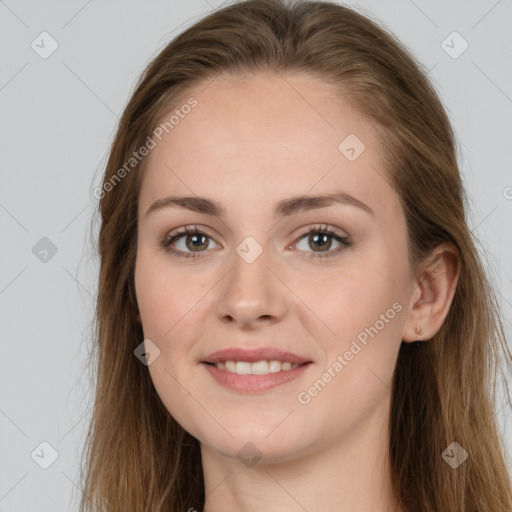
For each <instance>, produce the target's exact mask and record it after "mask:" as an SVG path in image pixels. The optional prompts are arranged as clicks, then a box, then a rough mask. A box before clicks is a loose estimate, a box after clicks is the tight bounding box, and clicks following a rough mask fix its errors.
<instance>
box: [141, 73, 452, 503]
mask: <svg viewBox="0 0 512 512" xmlns="http://www.w3.org/2000/svg"><path fill="white" fill-rule="evenodd" d="M291 85H293V88H292V87H291ZM189 97H194V98H195V99H196V100H197V101H198V106H197V107H196V108H195V109H194V110H193V111H192V112H191V113H190V114H189V115H188V116H186V117H185V118H184V119H181V120H180V123H179V125H178V126H176V127H175V128H174V129H173V130H172V131H170V132H169V134H167V135H166V136H165V137H164V138H163V140H162V142H160V143H159V144H158V145H157V147H155V148H154V149H153V150H152V151H151V154H150V156H149V160H148V162H147V163H148V166H147V169H146V171H145V172H146V174H145V175H144V180H143V183H142V188H141V191H140V198H139V220H138V222H139V224H138V229H139V235H138V248H137V262H136V267H135V287H136V293H137V301H138V305H139V310H140V320H141V322H142V325H143V330H144V338H145V339H147V338H149V339H150V340H152V342H153V343H154V344H155V345H157V346H158V348H159V349H160V356H159V357H158V358H157V359H155V361H154V362H153V363H151V364H150V365H149V366H148V369H149V372H150V375H151V378H152V380H153V382H154V385H155V388H156V390H157V392H158V394H159V396H160V398H161V399H162V401H163V403H164V404H165V406H166V407H167V409H168V410H169V411H170V413H171V414H172V415H173V416H174V418H175V419H176V420H177V421H178V423H179V424H180V425H181V426H182V427H183V428H184V429H185V430H187V431H188V432H189V433H190V434H191V435H193V436H194V437H196V438H197V439H198V440H199V441H200V443H201V454H202V464H203V471H204V479H205V489H206V502H205V508H204V510H205V511H206V512H221V511H222V512H224V511H226V510H241V511H244V512H249V511H251V512H253V511H254V512H255V511H261V510H266V511H269V512H272V511H279V512H284V511H297V510H308V511H314V510H323V511H336V512H349V511H350V512H368V511H369V510H371V511H372V512H399V510H400V509H399V508H398V506H397V504H396V501H395V498H394V496H393V493H392V492H391V479H390V468H389V458H388V454H387V446H388V439H389V432H388V419H389V413H390V403H391V382H392V375H393V370H394V368H395V363H396V358H397V355H398V350H399V348H400V345H401V342H402V340H404V341H415V340H418V339H428V338H431V337H432V336H433V335H434V334H435V333H436V332H437V331H438V330H439V328H440V327H441V325H442V323H443V321H444V319H445V317H446V315H447V313H448V310H449V307H450V303H451V300H452V298H453V294H454V291H455V284H456V280H457V268H456V265H455V262H454V258H453V254H455V249H454V248H453V247H451V246H450V245H449V244H443V245H442V246H439V247H438V248H437V250H436V251H435V252H434V253H433V254H432V255H431V257H430V258H428V259H427V260H425V262H424V265H423V266H422V267H421V268H420V270H421V269H426V268H427V267H428V265H429V264H430V263H434V266H435V272H434V273H433V274H426V273H420V276H422V277H420V278H416V277H415V274H414V272H413V271H412V269H411V268H410V267H409V264H408V260H407V245H406V244H407V239H406V224H405V217H404V213H403V210H402V208H401V205H400V202H399V197H398V195H397V194H396V192H395V191H394V190H393V189H392V188H391V187H390V186H389V183H388V180H386V179H385V178H384V177H385V176H386V172H385V170H384V168H383V164H382V161H381V154H380V149H379V145H378V140H377V139H376V132H375V130H372V126H371V125H370V124H369V123H368V121H366V120H364V119H363V118H361V117H360V116H358V115H357V114H356V113H355V112H354V111H352V110H351V109H349V108H348V106H347V105H346V104H345V103H344V102H343V101H342V100H341V99H339V97H337V96H336V94H335V92H334V90H333V89H331V88H330V87H329V86H328V85H326V84H324V83H323V82H321V81H320V80H319V79H317V78H313V77H310V76H305V75H299V74H293V75H286V79H284V78H283V77H282V76H279V75H268V74H260V75H255V76H251V77H250V78H247V79H246V80H240V79H239V78H235V77H233V76H229V75H228V76H222V77H217V78H216V79H215V80H214V81H213V82H211V83H210V84H209V85H208V86H207V87H205V85H204V84H203V85H201V86H200V87H195V88H193V89H191V90H190V93H189V94H188V95H186V98H189ZM349 134H356V135H357V137H358V138H359V139H360V140H361V141H363V143H364V144H365V146H366V148H365V150H364V151H363V152H362V153H361V154H360V155H359V156H358V157H357V158H356V159H355V160H354V161H350V160H349V159H347V158H346V157H345V156H344V155H343V154H342V153H341V152H340V150H339V149H338V146H339V144H340V143H341V142H342V141H343V140H344V139H345V138H346V137H347V135H349ZM341 190H342V191H344V192H346V193H347V194H350V195H351V196H353V197H355V198H357V199H358V200H359V201H361V202H363V203H365V204H366V205H367V206H368V207H369V208H371V210H372V212H373V213H369V212H367V211H365V210H364V209H363V208H359V207H356V206H353V205H349V204H340V203H333V204H332V205H330V206H328V207H323V208H320V209H313V210H309V211H302V212H298V213H293V214H291V215H289V216H285V217H282V218H277V219H274V218H273V209H274V206H275V205H276V203H278V202H279V201H281V200H284V199H288V198H290V197H295V196H297V197H302V196H304V195H308V196H310V195H320V194H325V193H333V192H337V191H341ZM171 195H184V196H200V197H207V198H210V199H212V200H214V201H216V202H218V203H220V204H221V205H222V206H223V207H224V208H225V216H223V217H217V216H214V215H209V214H206V213H200V212H196V211H191V210H188V209H185V208H182V207H166V208H161V209H158V210H155V211H153V212H151V213H148V214H147V215H146V212H147V210H148V208H149V207H150V205H151V204H152V203H153V202H154V201H156V200H158V199H161V198H164V197H167V196H171ZM194 225H197V226H199V227H200V229H202V230H204V231H205V232H206V233H207V236H206V238H204V242H203V243H201V242H202V241H203V239H202V238H201V235H198V236H194V235H193V234H192V235H188V243H187V235H186V234H185V235H184V236H182V237H181V238H180V239H177V240H176V241H175V242H174V243H173V245H174V248H175V249H177V250H181V251H183V252H185V253H187V254H192V255H194V254H197V255H198V256H199V257H197V258H194V259H192V258H184V257H178V256H175V255H172V254H170V253H168V252H166V251H165V250H164V248H163V247H161V246H160V245H159V243H158V240H159V237H162V236H164V235H165V234H166V233H169V232H173V231H174V230H176V229H177V228H181V227H183V226H190V227H191V228H193V227H194ZM326 225H327V227H329V228H332V229H334V230H335V233H336V235H338V236H349V239H350V241H351V245H350V246H347V247H343V246H342V244H341V243H340V242H338V241H336V239H335V238H333V237H330V238H326V239H325V240H326V242H324V243H323V245H322V244H320V243H319V247H320V248H316V247H315V245H314V244H313V243H312V242H311V241H309V242H308V235H307V234H308V233H309V232H310V230H311V229H312V228H315V227H318V226H321V227H325V226H326ZM248 236H251V237H253V239H255V240H256V241H257V243H258V244H259V246H260V247H261V249H262V253H261V254H260V255H259V257H257V258H256V259H255V260H254V261H252V262H251V263H248V262H247V261H246V260H245V259H244V258H242V257H241V256H239V254H238V253H237V251H236V249H237V247H238V246H239V245H240V244H241V242H242V241H244V240H245V239H246V237H248ZM324 236H328V235H324ZM194 243H195V245H197V246H200V247H199V249H195V251H194ZM329 244H330V245H329ZM322 248H323V249H324V252H321V250H322ZM325 251H327V253H326V252H325ZM318 253H320V254H319V257H317V258H315V259H308V258H307V256H308V255H311V254H318ZM322 256H324V257H322ZM429 275H430V277H429V278H428V276H429ZM393 304H395V306H396V304H398V305H400V306H402V307H401V308H399V309H400V311H395V310H393V308H392V305H393ZM390 308H391V310H392V311H393V318H392V319H390V317H387V318H386V320H387V321H386V322H385V323H384V324H383V323H382V322H381V324H383V325H384V327H383V328H378V334H376V335H375V336H374V337H373V338H371V337H368V343H367V344H366V345H362V344H361V343H359V345H360V346H361V347H362V350H360V351H359V352H358V353H357V355H355V356H353V358H352V359H351V360H350V361H348V364H346V366H344V367H343V369H342V370H341V371H339V372H338V373H335V375H336V376H335V377H333V378H332V379H331V380H330V382H328V383H327V384H326V385H325V387H324V388H323V389H322V390H321V392H319V393H318V394H317V395H316V396H310V398H311V399H310V401H309V402H308V403H301V402H300V401H299V400H298V395H299V393H300V392H304V391H307V390H308V389H309V388H310V387H311V386H312V385H313V383H314V382H315V381H317V380H318V379H319V378H321V377H322V375H323V374H324V373H325V372H326V371H327V370H328V369H329V368H331V372H332V367H333V363H334V362H335V361H336V360H337V357H338V356H339V355H342V356H343V354H344V353H345V352H346V351H347V350H349V348H350V346H351V343H352V342H353V340H356V339H357V336H358V334H360V333H361V332H362V331H364V329H365V327H370V326H375V325H377V324H376V322H377V321H378V320H379V318H382V316H381V315H382V314H385V313H386V311H389V310H390ZM395 313H396V314H395ZM417 325H421V326H422V328H423V334H422V335H421V336H418V335H417V334H415V332H414V327H415V326H417ZM233 346H236V347H249V348H252V347H265V346H273V347H278V348H280V349H282V350H286V351H291V352H294V353H296V354H298V355H300V356H304V357H306V358H308V360H311V361H313V363H312V364H311V365H310V366H309V368H308V369H307V370H306V371H305V372H304V373H303V374H302V375H301V377H299V378H298V379H296V380H294V381H292V382H287V383H285V384H282V385H280V386H277V387H276V388H273V389H271V390H268V391H265V392H260V393H254V394H248V393H243V392H237V391H233V390H230V389H227V388H225V387H223V386H222V385H220V384H219V383H217V382H216V381H215V380H214V379H213V378H212V377H211V375H210V374H209V373H208V372H207V371H206V370H205V368H204V365H203V364H201V363H200V361H202V360H204V357H205V356H206V355H207V354H209V353H211V352H213V351H215V350H220V349H224V348H228V347H233ZM249 442H250V443H252V445H254V446H255V447H256V449H257V451H258V454H260V455H261V458H260V459H259V460H258V462H257V464H255V465H252V466H249V465H247V464H245V463H243V461H242V460H241V458H240V457H238V456H237V453H238V451H239V450H240V449H241V448H242V447H244V445H246V443H249ZM252 445H251V446H252ZM251 449H252V450H254V448H251Z"/></svg>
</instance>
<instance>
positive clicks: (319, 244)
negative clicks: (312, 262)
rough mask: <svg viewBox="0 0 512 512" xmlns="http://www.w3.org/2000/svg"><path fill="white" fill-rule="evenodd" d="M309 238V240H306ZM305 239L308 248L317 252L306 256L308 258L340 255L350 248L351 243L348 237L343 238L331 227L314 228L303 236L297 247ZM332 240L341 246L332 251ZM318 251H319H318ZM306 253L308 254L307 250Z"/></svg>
mask: <svg viewBox="0 0 512 512" xmlns="http://www.w3.org/2000/svg"><path fill="white" fill-rule="evenodd" d="M306 237H307V238H306ZM303 239H305V242H306V247H313V248H314V249H315V250H313V251H311V252H310V254H307V255H305V257H306V258H327V257H331V256H335V255H337V254H339V253H340V252H341V251H342V250H343V249H344V248H346V247H350V245H351V244H350V241H349V238H348V237H347V236H342V235H340V234H338V233H337V231H336V230H335V229H333V228H330V227H329V226H323V227H322V226H318V227H314V228H313V229H310V230H309V231H307V232H306V233H305V234H304V235H302V236H301V237H300V239H299V242H297V243H296V244H295V245H297V246H298V245H299V244H300V242H301V241H302V240H303ZM332 239H334V240H335V241H336V242H337V243H338V244H339V245H338V248H337V249H336V250H332V251H331V250H330V249H331V247H332ZM316 249H319V250H318V251H317V250H316ZM306 252H308V251H307V250H306Z"/></svg>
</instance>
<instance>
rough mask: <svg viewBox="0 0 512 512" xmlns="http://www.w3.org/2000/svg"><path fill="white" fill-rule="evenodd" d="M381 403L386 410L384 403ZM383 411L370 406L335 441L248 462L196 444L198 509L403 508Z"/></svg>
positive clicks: (388, 511) (342, 511) (352, 511)
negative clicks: (201, 492) (201, 490)
mask: <svg viewBox="0 0 512 512" xmlns="http://www.w3.org/2000/svg"><path fill="white" fill-rule="evenodd" d="M383 407H384V409H386V410H387V412H388V413H389V403H388V402H386V404H384V405H383ZM383 412H385V411H383V410H380V411H374V414H373V415H372V416H371V417H368V418H366V419H365V420H364V424H362V423H360V424H358V425H354V426H353V428H352V430H351V431H350V432H347V433H346V434H345V435H344V436H342V437H340V438H339V439H338V440H337V442H335V443H333V442H332V440H328V441H324V442H323V445H322V446H321V445H320V444H318V445H315V446H314V447H306V448H304V447H301V452H300V454H299V453H297V452H295V453H293V454H289V453H288V454H282V456H281V457H279V458H278V459H277V460H276V459H274V460H268V459H265V458H262V459H260V461H259V462H258V463H257V464H256V465H254V466H252V467H247V466H246V465H244V464H243V463H242V461H240V460H239V459H237V458H233V457H231V458H230V457H225V456H223V455H222V454H220V453H219V452H218V451H216V450H213V449H211V448H210V447H208V446H205V445H203V444H201V454H202V464H203V473H204V478H205V496H206V499H205V507H204V511H203V512H225V511H226V510H240V511H243V512H256V511H261V510H265V511H268V512H274V511H275V512H277V511H279V512H287V511H290V512H291V511H294V512H295V511H297V510H300V509H301V508H302V509H303V510H308V511H312V510H326V511H329V510H336V511H337V512H368V510H371V511H372V512H402V511H401V509H400V508H399V507H398V506H397V503H396V500H395V498H394V496H393V492H392V488H391V477H390V463H389V456H388V454H389V451H388V446H389V434H388V428H387V425H388V422H387V418H388V417H389V416H388V414H383ZM383 419H384V421H383ZM255 444H256V443H255ZM262 451H263V450H262Z"/></svg>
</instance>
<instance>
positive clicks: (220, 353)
mask: <svg viewBox="0 0 512 512" xmlns="http://www.w3.org/2000/svg"><path fill="white" fill-rule="evenodd" d="M263 360H269V361H271V360H276V361H289V362H290V363H292V364H293V363H297V364H302V363H309V362H312V361H311V360H310V359H306V358H305V357H300V356H298V355H297V354H293V353H292V352H285V351H283V350H279V349H277V348H273V347H264V348H254V349H243V348H236V347H231V348H226V349H224V350H217V351H216V352H212V353H211V354H209V355H208V356H206V358H205V359H204V360H203V361H202V362H203V363H219V362H222V361H247V362H249V363H255V362H256V361H263Z"/></svg>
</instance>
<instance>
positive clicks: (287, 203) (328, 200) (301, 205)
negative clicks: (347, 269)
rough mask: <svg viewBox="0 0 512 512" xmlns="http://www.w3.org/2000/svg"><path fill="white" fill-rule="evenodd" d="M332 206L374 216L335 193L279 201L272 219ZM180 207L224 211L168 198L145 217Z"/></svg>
mask: <svg viewBox="0 0 512 512" xmlns="http://www.w3.org/2000/svg"><path fill="white" fill-rule="evenodd" d="M333 204H344V205H350V206H355V207H357V208H360V209H362V210H364V211H365V212H367V213H369V214H371V215H375V213H374V211H373V210H372V209H371V208H370V207H369V206H368V205H367V204H365V203H363V202H362V201H360V200H359V199H356V198H355V197H353V196H351V195H350V194H347V193H346V192H342V191H339V192H335V193H333V194H322V195H316V196H296V197H290V198H289V199H283V200H282V201H279V202H278V203H277V204H276V205H275V207H274V218H278V217H289V216H291V215H294V214H296V213H302V212H305V211H309V210H316V209H319V208H327V207H328V206H332V205H333ZM169 207H181V208H186V209H187V210H191V211H194V212H198V213H204V214H206V215H212V216H215V217H220V218H223V217H225V215H226V209H225V208H224V207H223V206H222V205H221V204H220V203H218V202H217V201H214V200H213V199H208V198H207V197H199V196H169V197H164V198H162V199H157V200H156V201H155V202H154V203H152V204H151V206H150V207H149V208H148V210H147V211H146V213H145V216H147V215H148V214H150V213H152V212H156V211H158V210H161V209H163V208H169Z"/></svg>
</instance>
